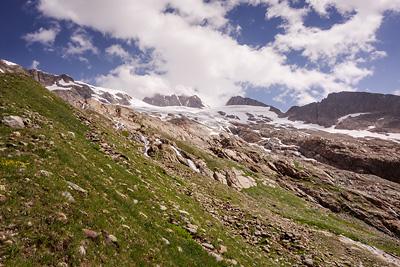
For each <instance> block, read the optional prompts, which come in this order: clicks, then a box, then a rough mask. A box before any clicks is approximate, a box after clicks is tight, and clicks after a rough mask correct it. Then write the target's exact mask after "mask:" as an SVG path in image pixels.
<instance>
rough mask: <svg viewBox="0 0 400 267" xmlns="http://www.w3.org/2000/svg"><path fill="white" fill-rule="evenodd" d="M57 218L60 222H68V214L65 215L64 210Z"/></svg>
mask: <svg viewBox="0 0 400 267" xmlns="http://www.w3.org/2000/svg"><path fill="white" fill-rule="evenodd" d="M56 220H57V221H59V222H63V223H67V222H68V218H67V215H65V214H64V213H62V212H59V213H58V216H57V218H56Z"/></svg>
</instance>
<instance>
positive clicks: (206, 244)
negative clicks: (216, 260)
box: [201, 243, 214, 250]
mask: <svg viewBox="0 0 400 267" xmlns="http://www.w3.org/2000/svg"><path fill="white" fill-rule="evenodd" d="M201 245H202V246H203V247H205V248H207V249H211V250H213V249H214V246H213V245H211V244H209V243H202V244H201Z"/></svg>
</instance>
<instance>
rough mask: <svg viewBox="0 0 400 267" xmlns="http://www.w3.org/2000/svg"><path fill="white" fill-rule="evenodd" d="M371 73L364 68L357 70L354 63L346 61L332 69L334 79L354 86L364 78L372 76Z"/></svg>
mask: <svg viewBox="0 0 400 267" xmlns="http://www.w3.org/2000/svg"><path fill="white" fill-rule="evenodd" d="M372 74H373V72H372V71H371V70H369V69H366V68H359V67H358V66H357V64H356V63H355V62H352V61H346V62H344V63H341V64H339V65H336V66H335V67H334V68H333V75H334V76H335V77H336V79H338V80H340V81H343V82H344V83H346V84H350V85H356V84H357V83H358V82H359V81H361V80H362V79H364V78H365V77H367V76H369V75H372Z"/></svg>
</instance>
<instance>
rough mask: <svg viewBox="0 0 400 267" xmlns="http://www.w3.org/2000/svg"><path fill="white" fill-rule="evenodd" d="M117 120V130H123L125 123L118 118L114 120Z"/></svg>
mask: <svg viewBox="0 0 400 267" xmlns="http://www.w3.org/2000/svg"><path fill="white" fill-rule="evenodd" d="M114 121H115V129H117V131H118V130H121V129H122V128H123V127H124V126H125V125H124V124H123V123H122V122H120V121H117V120H114Z"/></svg>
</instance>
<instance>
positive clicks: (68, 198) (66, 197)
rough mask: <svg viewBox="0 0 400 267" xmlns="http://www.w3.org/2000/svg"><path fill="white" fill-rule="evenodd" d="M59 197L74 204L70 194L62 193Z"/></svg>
mask: <svg viewBox="0 0 400 267" xmlns="http://www.w3.org/2000/svg"><path fill="white" fill-rule="evenodd" d="M61 195H62V196H63V197H65V199H66V200H68V201H69V202H75V199H74V197H73V196H72V195H71V193H70V192H62V193H61Z"/></svg>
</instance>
